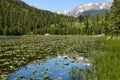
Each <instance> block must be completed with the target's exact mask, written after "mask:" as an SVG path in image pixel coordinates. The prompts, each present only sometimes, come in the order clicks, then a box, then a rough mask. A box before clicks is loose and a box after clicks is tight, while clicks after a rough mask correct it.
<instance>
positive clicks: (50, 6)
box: [22, 0, 113, 11]
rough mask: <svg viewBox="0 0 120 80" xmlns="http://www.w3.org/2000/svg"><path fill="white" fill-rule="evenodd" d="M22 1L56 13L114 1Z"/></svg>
mask: <svg viewBox="0 0 120 80" xmlns="http://www.w3.org/2000/svg"><path fill="white" fill-rule="evenodd" d="M22 1H24V2H26V3H27V4H29V5H32V6H34V7H37V8H40V9H45V10H49V11H56V10H70V9H73V8H75V7H76V6H78V5H80V4H86V3H90V2H94V3H102V2H104V1H107V2H112V1H113V0H22Z"/></svg>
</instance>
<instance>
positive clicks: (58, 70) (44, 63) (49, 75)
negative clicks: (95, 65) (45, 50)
mask: <svg viewBox="0 0 120 80" xmlns="http://www.w3.org/2000/svg"><path fill="white" fill-rule="evenodd" d="M90 67H91V66H88V65H86V64H80V63H77V62H76V61H74V60H73V59H69V58H61V57H56V58H50V59H44V60H36V61H33V62H31V63H29V64H28V65H26V66H25V67H22V68H21V69H19V70H18V71H15V72H14V73H12V74H10V75H9V76H8V77H7V80H13V79H16V78H17V79H19V80H23V79H32V80H40V79H41V80H80V79H81V78H80V76H81V75H80V74H81V73H82V72H80V70H81V69H86V68H88V69H90ZM74 74H75V77H73V75H74ZM82 74H83V73H82Z"/></svg>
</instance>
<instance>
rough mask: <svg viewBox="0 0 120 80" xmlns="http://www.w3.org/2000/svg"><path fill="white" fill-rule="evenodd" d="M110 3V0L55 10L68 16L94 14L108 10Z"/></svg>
mask: <svg viewBox="0 0 120 80" xmlns="http://www.w3.org/2000/svg"><path fill="white" fill-rule="evenodd" d="M111 5H112V3H111V2H103V3H100V4H98V3H88V4H81V5H79V6H77V7H75V8H74V9H72V10H69V11H56V12H55V13H57V14H64V15H68V16H74V17H78V16H79V15H88V14H89V15H96V14H102V13H106V12H109V11H110V7H111Z"/></svg>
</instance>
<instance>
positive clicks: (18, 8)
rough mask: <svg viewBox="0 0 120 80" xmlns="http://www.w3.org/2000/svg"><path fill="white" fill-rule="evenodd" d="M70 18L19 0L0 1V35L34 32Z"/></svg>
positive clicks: (70, 18)
mask: <svg viewBox="0 0 120 80" xmlns="http://www.w3.org/2000/svg"><path fill="white" fill-rule="evenodd" d="M71 20H73V18H72V17H67V16H64V15H58V14H55V13H52V12H50V11H45V10H41V9H37V8H35V7H32V6H29V5H27V4H26V3H24V2H22V1H21V0H1V1H0V35H24V34H35V33H36V30H38V29H40V28H43V27H50V25H51V24H56V23H57V24H58V23H60V22H65V21H71ZM43 33H46V32H43Z"/></svg>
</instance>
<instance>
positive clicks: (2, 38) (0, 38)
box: [0, 37, 15, 40]
mask: <svg viewBox="0 0 120 80" xmlns="http://www.w3.org/2000/svg"><path fill="white" fill-rule="evenodd" d="M13 39H15V38H10V37H0V40H13Z"/></svg>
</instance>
